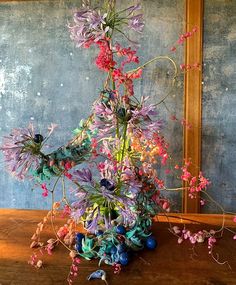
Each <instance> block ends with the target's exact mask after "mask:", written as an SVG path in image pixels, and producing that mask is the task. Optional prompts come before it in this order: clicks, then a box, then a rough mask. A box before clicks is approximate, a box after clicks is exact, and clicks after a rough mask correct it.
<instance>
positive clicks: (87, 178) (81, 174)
mask: <svg viewBox="0 0 236 285" xmlns="http://www.w3.org/2000/svg"><path fill="white" fill-rule="evenodd" d="M73 176H74V177H76V178H77V179H78V180H79V181H81V182H90V183H91V182H92V173H91V171H90V169H88V168H82V170H75V171H74V173H73Z"/></svg>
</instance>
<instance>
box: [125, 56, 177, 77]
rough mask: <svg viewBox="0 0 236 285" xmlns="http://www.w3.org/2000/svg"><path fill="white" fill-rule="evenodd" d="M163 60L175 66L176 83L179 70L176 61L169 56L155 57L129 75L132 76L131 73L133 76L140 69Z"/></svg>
mask: <svg viewBox="0 0 236 285" xmlns="http://www.w3.org/2000/svg"><path fill="white" fill-rule="evenodd" d="M163 59H164V60H168V61H170V62H171V64H172V65H173V67H174V76H173V81H175V78H176V77H177V74H178V68H177V65H176V63H175V61H174V60H173V59H172V58H170V57H169V56H156V57H154V58H153V59H151V60H149V61H147V62H145V63H144V64H142V65H141V66H139V67H137V68H135V69H133V70H131V71H129V72H128V73H129V74H130V73H131V74H132V73H135V72H137V71H138V70H139V69H143V68H145V67H146V66H147V65H149V64H151V63H153V62H154V61H159V60H163Z"/></svg>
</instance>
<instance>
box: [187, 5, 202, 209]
mask: <svg viewBox="0 0 236 285" xmlns="http://www.w3.org/2000/svg"><path fill="white" fill-rule="evenodd" d="M202 23H203V0H186V30H187V31H191V30H192V29H193V27H194V26H196V27H197V28H198V32H197V33H196V34H195V35H194V37H192V38H190V39H188V40H187V43H186V51H185V52H186V53H185V54H186V55H185V56H186V57H185V64H186V65H188V64H194V63H200V64H201V63H202ZM201 94H202V72H201V71H200V70H199V71H198V70H193V71H191V70H190V71H189V72H187V73H186V75H185V106H184V112H185V119H186V121H187V122H188V123H189V124H191V125H192V128H187V127H185V129H184V158H191V159H192V166H191V168H190V170H191V172H192V174H193V175H194V176H198V173H199V169H200V165H201ZM183 196H184V197H183V212H185V213H197V212H198V211H199V199H190V198H189V197H188V193H187V191H185V192H184V195H183Z"/></svg>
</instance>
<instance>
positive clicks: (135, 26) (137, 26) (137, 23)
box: [128, 14, 144, 33]
mask: <svg viewBox="0 0 236 285" xmlns="http://www.w3.org/2000/svg"><path fill="white" fill-rule="evenodd" d="M128 27H129V28H130V29H132V30H134V31H135V32H138V33H141V32H142V31H143V28H144V21H143V14H138V15H135V16H133V17H130V18H129V22H128Z"/></svg>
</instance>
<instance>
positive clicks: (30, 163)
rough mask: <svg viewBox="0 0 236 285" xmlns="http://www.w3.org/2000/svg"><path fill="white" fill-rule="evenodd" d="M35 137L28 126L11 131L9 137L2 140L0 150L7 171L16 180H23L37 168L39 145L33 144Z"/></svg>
mask: <svg viewBox="0 0 236 285" xmlns="http://www.w3.org/2000/svg"><path fill="white" fill-rule="evenodd" d="M35 135H36V134H35V132H34V127H33V125H32V124H30V125H29V127H28V128H18V129H13V130H12V132H11V133H10V135H9V136H5V137H4V138H3V143H2V146H1V147H0V150H2V151H3V154H4V160H5V163H6V165H7V169H8V171H9V172H10V173H11V174H13V175H14V176H16V177H17V178H18V179H24V178H25V177H26V175H27V173H28V172H29V170H30V169H33V168H37V167H38V166H39V162H40V145H41V143H35V141H34V138H35Z"/></svg>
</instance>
